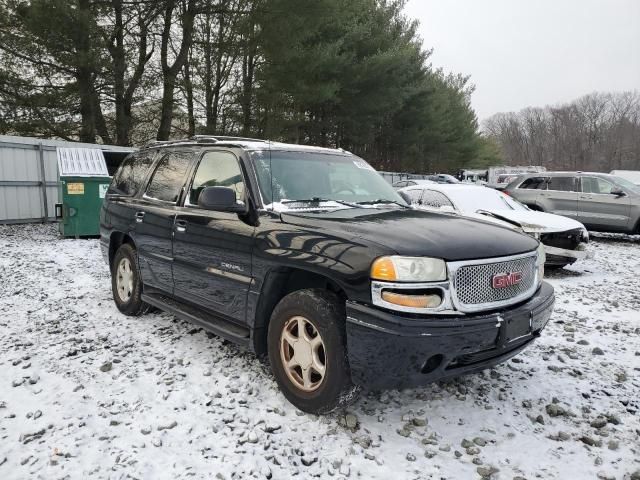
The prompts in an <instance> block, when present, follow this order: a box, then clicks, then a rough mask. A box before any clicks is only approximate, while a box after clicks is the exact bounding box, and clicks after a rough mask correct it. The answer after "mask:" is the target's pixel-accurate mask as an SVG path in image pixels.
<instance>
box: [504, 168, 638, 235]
mask: <svg viewBox="0 0 640 480" xmlns="http://www.w3.org/2000/svg"><path fill="white" fill-rule="evenodd" d="M504 192H505V193H507V194H509V195H511V196H512V197H513V198H515V199H517V200H519V201H520V202H522V203H524V204H525V205H527V206H528V207H529V208H531V209H533V210H539V211H542V212H549V213H555V214H557V215H562V216H564V217H568V218H573V219H574V220H578V221H579V222H580V223H582V224H584V226H585V227H587V228H588V229H589V230H594V231H602V232H622V233H640V187H638V186H637V185H634V184H633V183H631V182H629V181H628V180H625V179H623V178H620V177H615V176H613V175H608V174H606V173H588V172H545V173H543V174H531V175H524V176H521V177H518V179H516V180H514V181H513V182H512V183H511V184H509V186H508V187H507V188H506V189H505V190H504Z"/></svg>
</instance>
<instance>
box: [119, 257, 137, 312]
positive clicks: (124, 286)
mask: <svg viewBox="0 0 640 480" xmlns="http://www.w3.org/2000/svg"><path fill="white" fill-rule="evenodd" d="M116 288H117V290H118V296H119V297H120V300H122V301H123V302H128V301H129V299H130V298H131V295H132V294H133V269H132V268H131V262H130V261H129V259H128V258H123V259H122V260H120V263H119V264H118V268H117V270H116Z"/></svg>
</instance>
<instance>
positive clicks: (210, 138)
mask: <svg viewBox="0 0 640 480" xmlns="http://www.w3.org/2000/svg"><path fill="white" fill-rule="evenodd" d="M218 142H268V140H260V139H258V138H247V137H231V136H226V135H193V136H191V137H189V138H181V139H177V140H153V141H151V142H149V143H147V145H145V147H146V148H152V147H166V146H169V145H180V144H184V143H218Z"/></svg>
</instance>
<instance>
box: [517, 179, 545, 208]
mask: <svg viewBox="0 0 640 480" xmlns="http://www.w3.org/2000/svg"><path fill="white" fill-rule="evenodd" d="M546 182H547V179H546V178H545V177H530V178H525V179H524V180H523V181H522V182H521V183H520V185H518V186H517V187H515V188H514V189H513V190H511V191H510V192H509V193H510V194H511V195H512V196H513V197H514V198H515V199H516V200H518V201H519V202H521V203H524V204H525V205H529V206H531V207H535V206H536V205H537V204H538V195H539V194H540V190H542V189H544V188H545V186H546Z"/></svg>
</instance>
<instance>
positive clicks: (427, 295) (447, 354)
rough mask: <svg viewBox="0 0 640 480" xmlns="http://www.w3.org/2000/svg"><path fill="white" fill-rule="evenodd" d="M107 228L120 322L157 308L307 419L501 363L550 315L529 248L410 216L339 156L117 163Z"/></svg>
mask: <svg viewBox="0 0 640 480" xmlns="http://www.w3.org/2000/svg"><path fill="white" fill-rule="evenodd" d="M100 222H101V245H102V248H103V253H104V257H105V259H106V261H107V262H108V263H109V266H110V268H111V274H112V289H113V296H114V300H115V302H116V304H117V306H118V308H119V309H120V311H121V312H123V313H125V314H127V315H140V314H142V313H144V312H146V311H148V309H149V308H150V307H157V308H160V309H162V310H164V311H167V312H170V313H172V314H174V315H176V316H177V317H179V318H182V319H186V320H189V321H191V322H193V323H195V324H196V325H199V326H202V327H204V328H205V329H207V330H210V331H212V332H214V333H216V334H218V335H220V336H221V337H224V338H226V339H228V340H231V341H233V342H236V343H238V344H240V345H243V346H245V347H247V348H249V349H251V350H252V351H254V352H255V353H256V354H257V355H258V356H259V357H264V356H265V355H267V354H268V358H269V361H270V364H271V368H272V370H273V373H274V376H275V378H276V380H277V382H278V384H279V386H280V388H281V389H282V391H283V393H284V395H285V396H286V397H287V398H288V399H289V401H291V402H292V403H293V404H294V405H296V406H297V407H298V408H300V409H301V410H304V411H307V412H314V413H324V412H328V411H331V410H333V409H334V408H336V407H338V406H341V405H344V404H346V403H348V402H349V401H351V400H353V399H354V398H355V397H356V392H357V391H358V388H359V387H367V388H374V389H377V388H388V387H405V386H416V385H419V384H424V383H427V382H431V381H433V380H437V379H441V378H445V377H452V376H456V375H460V374H464V373H469V372H474V371H478V370H481V369H484V368H486V367H488V366H491V365H495V364H497V363H499V362H502V361H504V360H506V359H508V358H510V357H512V356H513V355H516V354H517V353H518V352H520V351H521V350H522V349H523V348H525V347H526V346H527V345H528V344H529V343H531V342H532V341H533V339H534V338H536V337H537V336H538V335H539V334H540V332H541V330H542V329H543V328H544V326H545V325H546V323H547V321H548V320H549V317H550V315H551V311H552V308H553V303H554V294H553V289H552V287H551V286H550V285H549V284H547V283H545V282H543V281H542V275H543V265H544V253H543V250H542V249H541V248H540V245H539V244H538V242H537V241H536V240H534V239H533V238H531V237H529V236H526V235H522V234H520V233H516V232H514V231H512V230H511V229H507V228H503V227H499V226H496V225H494V224H489V223H484V222H482V221H475V220H467V219H462V218H458V217H456V216H451V215H447V214H441V213H430V212H425V211H418V210H414V209H412V208H411V207H409V206H408V205H407V204H406V203H405V201H404V200H403V199H402V198H401V197H400V196H399V195H398V194H397V193H396V192H395V191H394V189H393V188H392V187H391V185H389V184H388V183H386V182H385V180H384V179H383V178H382V177H381V176H380V175H378V173H376V172H375V170H374V169H373V168H371V166H370V165H369V164H368V163H367V162H365V161H364V160H362V159H361V158H359V157H357V156H355V155H352V154H351V153H349V152H346V151H343V150H333V149H325V148H316V147H306V146H301V145H287V144H281V143H274V142H267V141H262V140H252V139H246V138H237V137H194V138H192V139H189V140H184V141H176V142H159V143H156V144H153V145H151V146H149V147H147V148H144V149H142V150H140V151H138V152H136V153H134V154H132V155H131V156H129V157H128V158H127V159H126V160H125V161H124V162H123V164H122V166H121V167H120V169H119V170H118V172H117V173H116V175H115V176H114V178H113V181H112V183H111V186H110V188H109V191H108V193H107V195H106V199H105V202H104V206H103V208H102V212H101V218H100Z"/></svg>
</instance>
